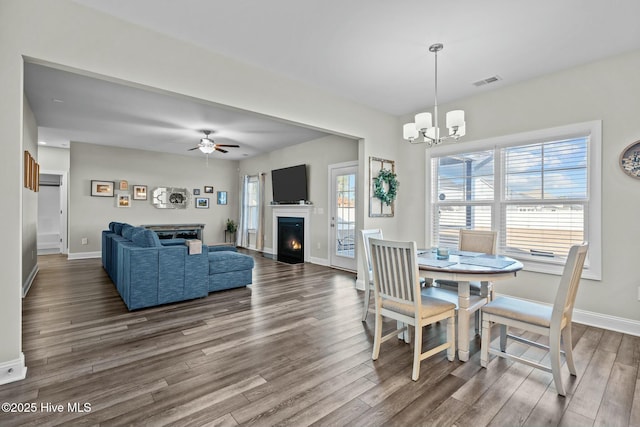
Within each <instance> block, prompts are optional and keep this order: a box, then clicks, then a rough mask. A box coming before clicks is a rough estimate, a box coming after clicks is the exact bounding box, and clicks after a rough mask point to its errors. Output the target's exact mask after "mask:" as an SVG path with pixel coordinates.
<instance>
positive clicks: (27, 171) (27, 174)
mask: <svg viewBox="0 0 640 427" xmlns="http://www.w3.org/2000/svg"><path fill="white" fill-rule="evenodd" d="M24 186H25V187H26V188H31V154H29V152H28V151H27V150H24Z"/></svg>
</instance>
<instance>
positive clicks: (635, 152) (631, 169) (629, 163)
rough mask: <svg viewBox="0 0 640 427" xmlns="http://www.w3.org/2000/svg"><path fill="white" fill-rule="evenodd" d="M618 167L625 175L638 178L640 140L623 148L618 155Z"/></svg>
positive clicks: (639, 169)
mask: <svg viewBox="0 0 640 427" xmlns="http://www.w3.org/2000/svg"><path fill="white" fill-rule="evenodd" d="M620 167H621V168H622V170H623V171H624V173H626V174H627V175H629V176H632V177H634V178H638V179H640V141H636V142H634V143H633V144H631V145H629V146H628V147H627V148H625V149H624V151H623V152H622V154H621V155H620Z"/></svg>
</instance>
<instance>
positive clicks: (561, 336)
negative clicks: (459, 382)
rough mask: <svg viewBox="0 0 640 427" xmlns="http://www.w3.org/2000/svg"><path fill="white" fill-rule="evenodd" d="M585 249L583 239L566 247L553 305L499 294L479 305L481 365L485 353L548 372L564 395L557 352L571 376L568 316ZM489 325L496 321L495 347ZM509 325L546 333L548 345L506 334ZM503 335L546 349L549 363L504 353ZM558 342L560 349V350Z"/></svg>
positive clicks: (504, 340)
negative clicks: (564, 360) (483, 304)
mask: <svg viewBox="0 0 640 427" xmlns="http://www.w3.org/2000/svg"><path fill="white" fill-rule="evenodd" d="M587 249H588V244H587V243H583V244H581V245H575V246H572V247H571V249H570V250H569V255H568V257H567V262H566V264H565V266H564V270H563V273H562V277H561V278H560V285H559V286H558V291H557V293H556V298H555V302H554V304H553V306H548V305H545V304H539V303H535V302H531V301H523V300H517V299H514V298H507V297H499V298H496V299H495V300H493V301H492V302H490V303H489V304H487V305H485V306H484V307H483V308H482V344H481V349H480V364H481V365H482V367H484V368H486V367H487V363H488V362H489V360H488V359H489V354H494V355H496V356H499V357H504V358H506V359H509V360H514V361H517V362H522V363H525V364H527V365H529V366H532V367H534V368H538V369H542V370H543V371H546V372H551V373H552V374H553V381H554V383H555V386H556V391H557V392H558V394H559V395H561V396H565V389H564V386H563V385H562V378H561V376H560V355H561V354H564V355H565V358H566V361H567V367H568V368H569V372H570V373H571V375H573V376H575V375H576V368H575V365H574V364H573V353H572V346H573V344H572V341H571V318H572V315H573V305H574V302H575V299H576V294H577V292H578V285H579V284H580V276H581V274H582V268H583V266H584V261H585V258H586V256H587ZM493 325H500V348H499V349H497V348H493V347H491V346H490V339H491V338H490V337H491V327H492V326H493ZM509 327H514V328H518V329H521V330H524V331H530V332H533V333H536V334H540V335H544V336H547V337H549V345H548V346H547V345H544V344H540V343H537V342H533V341H529V340H526V339H524V338H522V337H518V336H515V335H510V334H509V333H508V328H509ZM507 338H511V339H513V340H516V341H519V342H522V343H525V344H528V345H533V346H535V347H539V348H543V349H547V350H549V357H550V359H551V366H550V367H549V366H547V365H542V364H540V363H538V362H536V361H532V360H529V359H526V358H523V357H520V356H515V355H513V354H509V353H507V352H506V349H507ZM561 343H562V347H563V348H564V351H561Z"/></svg>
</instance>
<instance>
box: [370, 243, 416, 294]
mask: <svg viewBox="0 0 640 427" xmlns="http://www.w3.org/2000/svg"><path fill="white" fill-rule="evenodd" d="M369 245H370V250H371V264H372V267H373V277H374V283H375V289H376V292H377V293H379V294H380V296H381V297H382V298H387V299H390V300H394V301H399V302H404V303H410V304H413V305H414V306H416V304H418V303H419V299H418V301H416V298H417V295H420V291H419V287H420V284H419V278H418V263H417V247H416V243H415V242H395V241H390V240H382V239H375V238H370V239H369Z"/></svg>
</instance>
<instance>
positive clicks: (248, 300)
mask: <svg viewBox="0 0 640 427" xmlns="http://www.w3.org/2000/svg"><path fill="white" fill-rule="evenodd" d="M255 258H256V268H255V270H254V273H253V277H254V284H253V286H252V289H245V288H243V289H236V290H231V291H225V292H219V293H213V294H210V295H209V296H208V297H207V298H204V299H200V300H195V301H189V302H184V303H179V304H172V305H168V306H163V307H156V308H152V309H146V310H140V311H136V312H128V311H127V310H126V308H125V306H124V304H123V303H122V301H121V299H120V297H119V296H118V294H117V292H116V291H115V289H114V288H113V285H112V284H111V281H110V280H109V279H108V277H107V275H106V274H105V272H104V271H103V269H102V267H101V265H100V260H97V259H95V260H77V261H67V260H66V258H64V257H62V256H59V255H49V256H44V257H40V258H39V260H38V261H39V266H40V272H39V274H38V276H37V278H36V280H35V283H34V284H33V287H32V289H31V291H30V292H29V295H28V296H27V297H26V298H25V299H24V305H23V313H24V315H23V348H24V354H25V357H26V359H27V366H28V372H27V379H26V380H24V381H21V382H18V383H12V384H7V385H4V386H0V402H12V403H27V404H30V405H27V407H33V406H36V411H35V412H31V413H20V414H16V413H0V425H1V426H3V427H6V426H14V425H61V424H65V425H110V426H111V425H113V426H122V425H151V426H158V425H180V426H183V425H184V426H187V425H189V426H200V425H211V426H233V425H293V426H305V425H317V426H341V425H348V426H374V425H385V426H394V425H397V426H417V425H429V426H430V425H438V426H440V425H442V426H450V425H456V426H474V427H478V426H516V425H532V426H547V425H553V426H555V425H568V426H591V425H603V426H629V425H633V426H638V425H640V376H639V370H638V366H639V360H640V338H638V337H633V336H629V335H624V334H620V333H616V332H611V331H605V330H602V329H597V328H592V327H585V326H582V325H575V326H574V341H575V359H576V365H577V369H578V377H577V379H573V380H570V379H569V375H568V371H566V368H565V375H564V378H565V381H567V383H568V396H567V397H566V398H562V397H558V396H557V395H556V393H555V389H554V387H553V384H552V378H551V375H550V374H547V373H544V372H540V371H538V370H533V369H531V368H529V367H527V366H524V365H521V364H513V363H512V362H509V361H506V360H503V359H497V358H494V359H492V360H491V362H490V364H489V367H488V369H481V368H480V363H479V351H478V350H479V346H478V343H477V342H476V343H474V345H472V357H471V359H470V361H469V362H467V363H461V362H459V361H457V360H456V361H454V362H448V361H447V360H446V358H445V355H444V352H443V353H440V354H438V355H436V356H434V357H432V358H430V359H428V360H426V361H424V362H423V363H422V367H421V372H420V379H419V381H417V382H413V381H411V350H410V347H409V346H408V345H406V344H403V343H402V342H399V341H395V340H393V341H391V342H388V343H385V344H383V346H382V350H381V354H380V358H379V360H378V361H376V362H373V361H372V360H371V349H372V331H373V326H374V325H373V315H372V314H370V315H369V318H368V319H367V322H366V323H363V322H361V321H360V316H361V303H362V292H358V291H356V290H355V289H354V287H353V285H354V276H353V275H352V274H349V273H345V272H341V271H338V270H332V269H329V268H326V267H321V266H316V265H311V264H306V265H288V264H282V263H278V262H275V261H272V260H270V259H266V258H262V257H260V256H256V257H255ZM392 326H394V325H392V324H391V323H389V324H388V325H387V327H389V328H390V327H392ZM443 330H444V325H435V326H433V327H429V328H427V329H425V343H427V344H428V343H433V342H435V340H439V339H441V338H442V336H443V332H444V331H443ZM530 338H533V339H539V337H535V336H530ZM525 350H526V351H527V355H528V356H529V357H533V358H537V359H544V358H545V353H544V352H542V351H541V350H539V349H533V350H527V349H526V348H525V347H523V346H521V345H520V344H512V347H511V351H514V352H520V353H522V352H524V351H525ZM34 403H35V405H33V406H32V405H31V404H34ZM47 403H51V404H52V405H58V404H62V405H63V411H62V412H61V413H52V412H47V411H46V410H43V408H42V407H41V405H42V404H47ZM85 403H86V404H90V411H88V412H77V411H75V412H74V411H70V410H69V407H68V405H69V404H71V405H73V404H79V407H80V408H84V406H83V405H84V404H85ZM14 406H16V405H14ZM50 408H52V407H50ZM71 409H73V408H71ZM87 409H88V408H87ZM50 411H51V409H50Z"/></svg>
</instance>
